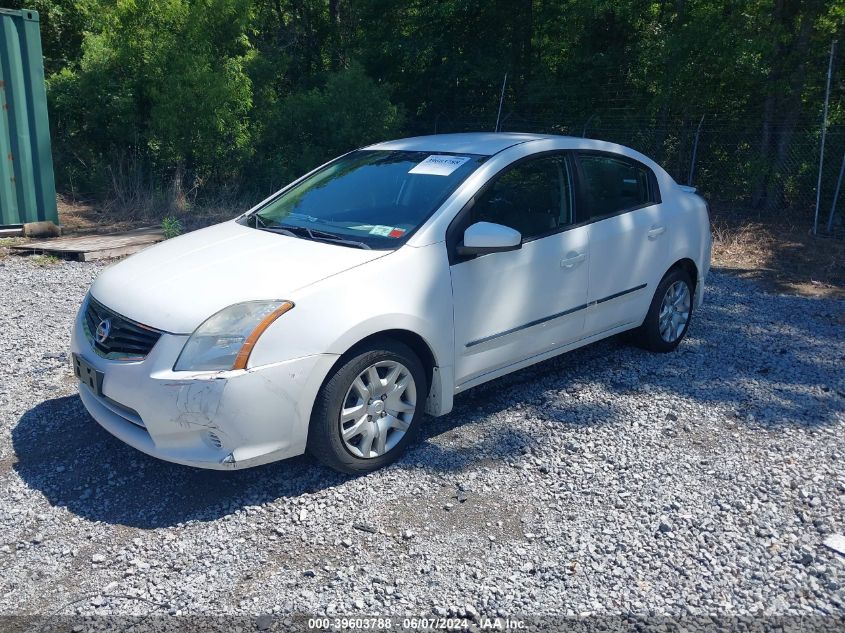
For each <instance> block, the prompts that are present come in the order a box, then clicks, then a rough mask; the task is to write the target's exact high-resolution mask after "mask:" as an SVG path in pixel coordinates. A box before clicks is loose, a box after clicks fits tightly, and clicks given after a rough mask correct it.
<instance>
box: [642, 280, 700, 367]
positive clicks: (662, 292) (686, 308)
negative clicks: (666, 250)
mask: <svg viewBox="0 0 845 633" xmlns="http://www.w3.org/2000/svg"><path fill="white" fill-rule="evenodd" d="M679 284H683V285H682V286H679ZM670 290H671V291H672V292H673V296H672V297H667V293H669V292H670ZM678 291H682V292H681V294H682V295H684V296H685V297H686V301H683V297H681V301H680V303H678V302H676V301H672V299H674V298H676V297H679V295H677V294H675V293H677V292H678ZM684 293H685V294H684ZM694 293H695V287H694V286H693V283H692V279H691V278H690V276H689V273H688V272H687V271H685V270H684V269H682V268H674V269H672V270H670V271H669V272H668V273H666V275H665V276H664V277H663V279H661V280H660V283H659V284H658V285H657V290H655V292H654V297H653V298H652V300H651V305H650V306H649V308H648V313H647V314H646V317H645V320H644V321H643V324H642V325H641V326H640V327H638V328H637V329H636V330H634V331H633V332H632V335H633V336H632V339H633V341H634V343H635V344H636V345H637V346H639V347H642V348H643V349H646V350H649V351H650V352H658V353H661V354H665V353H668V352H672V351H674V350H675V348H677V347H678V345H679V344H680V342H681V341H682V340H683V339H684V336H686V333H687V330H688V329H689V325H690V323H691V322H692V312H693V297H694V296H695V294H694ZM664 299H665V300H667V301H669V303H670V304H674V305H676V306H677V308H676V309H675V312H674V316H673V315H672V314H669V319H668V321H667V319H666V316H665V315H664V314H663V313H662V309H663V307H664ZM684 313H686V320H685V321H684V320H683V314H684ZM662 317H663V318H662ZM667 332H668V339H667Z"/></svg>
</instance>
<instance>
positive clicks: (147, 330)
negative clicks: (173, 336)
mask: <svg viewBox="0 0 845 633" xmlns="http://www.w3.org/2000/svg"><path fill="white" fill-rule="evenodd" d="M104 321H108V322H109V323H110V328H109V331H108V336H106V338H105V339H104V340H103V341H98V340H97V328H98V327H99V326H100V324H101V323H103V322H104ZM85 336H86V337H87V338H88V340H89V341H90V343H91V346H92V347H93V348H94V351H96V352H97V353H98V354H99V355H100V356H103V357H105V358H109V359H113V360H139V359H142V358H144V357H146V355H147V354H149V353H150V350H151V349H152V348H153V345H155V344H156V342H157V341H158V339H159V337H161V332H159V331H158V330H154V329H153V328H151V327H148V326H146V325H141V324H140V323H136V322H135V321H132V320H131V319H127V318H126V317H124V316H121V315H119V314H118V313H117V312H115V311H114V310H110V309H109V308H107V307H106V306H104V305H103V304H102V303H100V302H99V301H97V300H96V299H94V298H93V297H91V296H89V297H88V306H87V307H86V308H85Z"/></svg>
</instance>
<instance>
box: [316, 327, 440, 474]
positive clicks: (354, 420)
mask: <svg viewBox="0 0 845 633" xmlns="http://www.w3.org/2000/svg"><path fill="white" fill-rule="evenodd" d="M347 356H348V357H345V358H342V359H341V362H340V363H339V365H338V366H337V367H336V368H335V369H334V371H333V372H332V373H331V374H330V375H329V377H328V378H327V379H326V381H325V383H323V386H322V388H321V389H320V392H319V393H318V394H317V400H316V402H315V403H314V409H313V411H312V414H311V424H310V426H309V428H308V452H309V453H310V454H311V455H313V456H314V457H315V458H316V459H317V460H319V461H320V462H322V463H323V464H325V465H326V466H328V467H329V468H333V469H334V470H337V471H339V472H342V473H347V474H352V475H357V474H362V473H368V472H371V471H374V470H377V469H379V468H382V467H384V466H387V465H388V464H391V463H392V462H394V461H396V459H397V458H398V457H399V456H400V455H401V454H402V453H403V452H404V450H405V448H406V447H407V446H408V444H410V443H411V442H412V441H413V439H414V436H415V435H416V433H417V430H418V428H419V426H420V418H421V417H422V415H423V410H424V409H425V401H426V398H427V397H428V384H427V380H426V372H425V369H424V368H423V364H422V363H421V362H420V360H419V358H418V357H417V355H416V354H414V352H413V351H411V349H410V348H409V347H408V346H407V345H404V344H403V343H400V342H399V341H395V340H393V339H389V338H384V339H378V340H375V341H372V342H371V343H369V344H366V345H365V346H362V347H359V348H357V349H353V350H352V351H350V352H349V353H348V354H347ZM372 368H375V371H376V374H377V376H378V380H379V382H378V383H375V382H374V379H373V378H372V373H371V371H370V370H371V369H372ZM394 371H396V372H397V373H396V376H395V377H394V375H393V372H394ZM391 378H393V383H392V387H391V383H390V380H391ZM359 383H360V384H359ZM403 384H404V387H402V385H403ZM385 385H386V386H385ZM365 391H366V393H365ZM365 398H366V399H365ZM377 401H378V402H377ZM411 404H413V405H414V406H413V409H412V410H410V411H409V410H408V409H407V408H408V407H409V406H411ZM361 407H363V408H361ZM342 410H345V411H347V414H348V415H347V416H346V419H345V420H344V421H341V411H342ZM403 427H404V428H403ZM342 430H343V431H344V432H345V434H346V438H345V439H344V435H343V434H342Z"/></svg>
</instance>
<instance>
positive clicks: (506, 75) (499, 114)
mask: <svg viewBox="0 0 845 633" xmlns="http://www.w3.org/2000/svg"><path fill="white" fill-rule="evenodd" d="M507 84H508V74H507V73H505V80H504V81H503V82H502V94H501V96H500V97H499V112H498V114H496V129H495V130H493V131H494V132H498V131H499V119H500V118H501V117H502V102H503V101H504V100H505V86H506V85H507Z"/></svg>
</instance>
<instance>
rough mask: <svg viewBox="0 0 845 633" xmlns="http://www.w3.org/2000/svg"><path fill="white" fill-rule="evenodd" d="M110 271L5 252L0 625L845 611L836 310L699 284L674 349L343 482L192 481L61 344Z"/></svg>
mask: <svg viewBox="0 0 845 633" xmlns="http://www.w3.org/2000/svg"><path fill="white" fill-rule="evenodd" d="M101 269H102V265H99V264H91V263H88V264H83V263H72V262H63V263H58V264H47V265H39V264H38V263H37V262H36V260H32V259H27V258H20V257H7V258H5V259H0V332H2V335H3V340H4V342H5V345H4V351H3V353H2V356H0V374H1V375H2V377H3V378H2V381H0V615H15V614H16V615H21V614H44V613H51V614H52V613H58V614H66V615H71V616H75V617H79V616H83V615H89V614H136V615H142V614H150V613H161V614H166V613H171V614H176V613H179V614H211V615H217V616H230V615H231V616H235V615H243V616H248V618H245V619H244V621H246V622H249V623H251V624H250V627H248V628H250V629H252V628H254V627H252V625H253V624H254V625H256V626H258V627H259V628H266V627H267V626H271V627H276V628H278V627H280V626H283V623H284V620H285V618H288V617H289V616H290V615H291V614H316V613H328V614H330V615H355V614H358V615H360V614H375V613H381V614H392V615H394V616H397V615H403V614H416V615H428V616H433V615H447V614H448V615H459V616H468V617H469V618H476V621H478V620H477V619H478V617H479V615H478V614H481V616H495V615H500V616H518V615H527V614H568V615H570V616H571V615H584V614H610V615H612V614H635V615H639V616H643V617H657V616H663V615H666V616H672V617H678V616H691V615H719V616H736V615H748V614H757V615H761V614H763V615H770V616H771V615H804V616H806V615H817V616H819V617H821V618H822V621H825V620H824V618H828V620H827V622H828V623H829V624H833V623H834V622H836V623H838V624H837V626H842V625H843V622H845V620H843V619H842V618H844V617H845V557H843V556H841V555H838V554H836V553H834V552H833V551H831V550H830V549H828V548H826V547H824V546H823V545H822V541H823V540H824V539H825V538H826V537H827V536H829V535H830V534H833V533H843V532H845V371H843V367H845V362H843V361H845V303H843V302H841V301H840V302H837V301H833V300H821V299H806V298H798V297H788V296H776V295H767V294H764V293H763V292H762V291H760V290H759V289H758V288H757V287H756V286H755V285H753V283H751V282H747V281H743V280H739V279H736V278H733V277H730V276H727V275H723V274H717V273H714V274H712V276H711V278H710V280H709V286H708V294H707V301H706V303H705V307H704V308H703V309H702V310H701V311H700V312H699V313H698V314H697V315H696V317H695V319H694V322H693V326H692V329H691V331H690V334H689V338H688V339H687V341H686V342H685V343H684V344H683V345H682V346H681V348H680V349H679V350H678V352H676V353H674V354H671V355H665V356H658V355H650V354H648V353H645V352H642V351H640V350H638V349H635V348H631V347H629V346H627V345H625V343H624V341H621V340H618V339H613V340H611V341H607V342H603V343H600V344H597V345H593V346H590V347H588V348H586V349H583V350H579V351H576V352H573V353H570V354H568V355H566V356H563V357H561V358H558V359H555V360H553V361H549V362H546V363H543V364H541V365H538V366H535V367H533V368H529V369H528V370H524V371H521V372H518V373H517V374H514V375H512V376H509V377H506V378H504V379H500V380H497V381H495V382H493V383H489V384H487V385H485V386H482V387H480V388H477V389H475V390H472V391H470V392H468V393H467V394H464V395H462V396H460V397H459V398H458V399H457V402H456V408H455V411H454V412H453V413H452V414H451V415H449V416H447V417H445V418H440V419H426V420H425V423H426V430H425V431H424V433H423V437H422V439H421V441H420V442H419V443H418V444H417V445H416V446H415V447H413V449H412V450H411V451H410V453H409V454H408V455H407V456H406V457H405V458H404V459H402V460H401V461H400V462H399V463H398V464H396V465H394V466H392V467H390V468H388V469H386V470H384V471H381V472H377V473H375V474H372V475H369V476H366V477H361V478H357V479H350V478H346V477H343V476H340V475H337V474H335V473H333V472H330V471H328V470H326V469H324V468H322V467H321V466H319V465H317V464H316V463H314V462H313V461H312V460H310V459H308V458H305V457H302V458H296V459H293V460H289V461H287V462H282V463H277V464H272V465H269V466H265V467H260V468H257V469H253V470H247V471H240V472H235V473H221V472H207V471H200V470H194V469H190V468H185V467H181V466H174V465H170V464H167V463H164V462H160V461H157V460H154V459H152V458H148V457H146V456H144V455H143V454H141V453H139V452H136V451H135V450H133V449H131V448H129V447H127V446H125V445H123V444H122V443H120V442H118V441H117V440H115V439H113V438H112V437H111V436H110V435H108V434H107V433H106V432H105V431H103V430H101V429H100V428H99V427H98V426H97V425H96V423H95V422H94V421H93V420H92V419H91V418H90V417H89V416H88V415H87V414H86V412H85V410H84V408H83V407H82V404H81V403H80V400H79V398H78V397H77V396H76V395H75V393H76V391H75V383H74V379H73V377H72V376H71V373H70V369H69V359H68V354H67V349H68V340H69V336H70V329H71V322H72V320H73V316H74V313H75V311H76V309H77V306H78V305H79V303H80V301H81V299H82V297H83V295H84V293H85V290H86V288H87V286H88V284H89V283H90V282H91V280H92V279H93V278H94V276H95V275H96V274H97V273H98V271H100V270H101ZM259 616H261V617H259ZM268 616H272V617H268Z"/></svg>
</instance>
